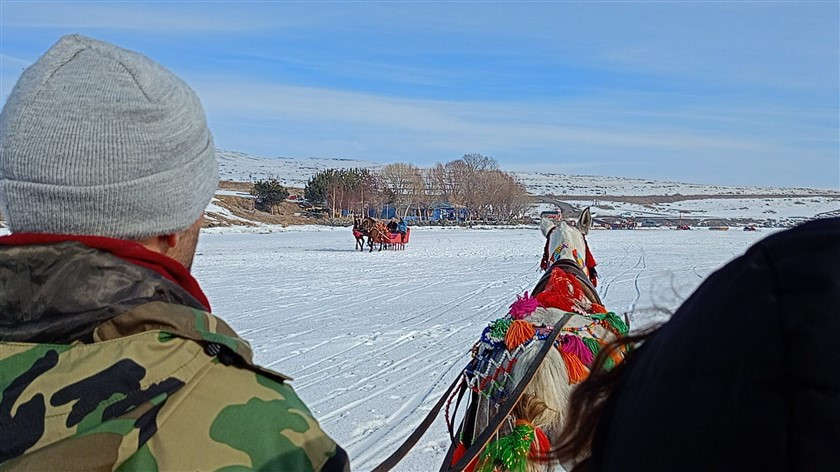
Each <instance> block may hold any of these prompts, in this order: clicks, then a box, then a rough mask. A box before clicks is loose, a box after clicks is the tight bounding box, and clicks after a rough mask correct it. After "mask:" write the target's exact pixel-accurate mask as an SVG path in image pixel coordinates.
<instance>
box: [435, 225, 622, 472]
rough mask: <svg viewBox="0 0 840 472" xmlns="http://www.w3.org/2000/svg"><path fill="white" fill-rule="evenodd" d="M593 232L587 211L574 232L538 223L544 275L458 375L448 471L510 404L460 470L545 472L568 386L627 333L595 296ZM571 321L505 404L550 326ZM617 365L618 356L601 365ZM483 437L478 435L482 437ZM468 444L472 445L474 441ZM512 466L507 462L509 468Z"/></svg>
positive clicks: (485, 334) (483, 340) (489, 333)
mask: <svg viewBox="0 0 840 472" xmlns="http://www.w3.org/2000/svg"><path fill="white" fill-rule="evenodd" d="M591 225H592V218H591V215H590V213H589V209H586V210H584V211H583V213H582V214H581V216H580V218H579V219H578V221H577V225H576V226H572V225H569V224H567V223H566V222H565V221H561V222H559V223H558V222H556V221H554V220H548V219H543V220H542V221H541V223H540V229H541V230H542V233H543V235H544V236H545V237H546V239H547V244H546V246H545V253H544V255H543V265H544V266H545V268H547V269H548V270H547V271H546V273H545V274H544V275H543V278H542V279H541V280H540V282H539V283H538V284H537V286H536V288H535V289H534V296H530V295H529V294H528V293H527V292H526V293H525V294H524V295H523V296H517V301H516V302H514V303H513V304H512V305H511V310H510V313H509V314H508V316H505V317H503V318H500V319H498V320H495V321H493V322H492V323H490V324H489V326H488V327H487V328H485V330H484V332H483V333H482V336H481V339H480V340H479V342H478V343H477V345H476V347H475V348H474V349H473V359H472V360H471V362H470V364H469V365H468V367H467V369H466V370H465V372H466V374H467V383H468V385H469V389H470V390H471V392H472V394H471V398H470V403H469V406H468V407H467V413H466V414H465V418H464V421H463V423H462V424H461V431H460V440H461V441H460V444H457V445H456V446H455V448H454V449H453V450H452V453H451V456H452V462H451V463H452V464H453V465H454V464H455V463H457V462H458V461H459V459H461V458H463V457H462V456H464V455H465V454H466V455H470V451H471V449H470V446H472V450H473V451H475V450H477V448H478V447H480V446H479V444H478V443H481V442H482V438H481V435H482V432H484V431H488V429H489V430H490V431H492V429H493V428H496V426H497V425H496V424H492V423H493V422H494V416H497V418H495V420H498V419H499V418H498V415H499V413H498V412H499V411H500V410H502V411H504V405H505V403H506V402H512V401H516V403H515V406H514V407H513V410H512V412H511V413H510V414H509V415H507V416H506V417H505V418H504V420H503V421H502V423H501V426H500V427H499V428H498V430H497V432H496V433H495V434H494V435H493V438H492V440H490V441H488V442H486V443H485V444H487V445H486V447H483V451H482V452H481V453H480V454H479V455H478V456H477V457H476V458H475V460H474V461H472V462H471V466H470V467H468V468H467V469H466V470H471V469H475V468H477V469H476V470H510V469H520V470H521V467H522V466H526V468H527V470H528V471H539V470H546V469H547V468H548V467H549V464H548V462H547V459H549V457H548V455H547V454H548V453H549V451H550V449H551V444H554V443H556V442H558V439H559V433H560V431H561V429H562V427H563V424H564V420H565V417H566V405H567V404H568V402H569V396H570V394H571V391H572V389H573V388H574V385H575V384H577V383H579V382H580V381H581V380H583V379H584V378H585V377H586V375H588V373H589V368H590V366H591V364H592V362H593V359H594V357H595V355H596V354H597V352H598V351H599V349H600V346H601V345H602V344H604V343H605V342H607V341H610V340H612V339H614V338H615V337H616V336H617V335H619V334H623V333H626V332H627V326H626V325H625V323H624V322H623V321H622V320H621V319H619V318H618V317H617V316H616V315H615V314H613V313H607V312H606V310H605V309H604V307H603V306H602V305H601V304H600V299H599V298H598V295H597V292H596V291H595V287H594V285H595V273H594V266H595V262H594V259H593V258H592V256H591V255H590V253H589V250H588V245H587V242H586V235H587V234H588V232H589V229H590V228H591ZM567 313H571V314H572V315H571V317H570V318H568V319H567V320H566V322H565V324H564V325H563V326H562V328H561V330H562V332H561V333H559V334H558V335H557V337H556V339H555V341H554V343H553V344H554V346H553V347H551V348H546V349H548V351H547V354H545V357H544V358H543V359H542V362H541V364H540V365H539V367H538V368H537V370H536V373H535V374H534V375H533V378H532V379H531V381H530V383H528V384H527V387H526V388H525V390H524V393H523V394H522V396H521V397H519V400H518V401H517V400H515V399H514V400H509V399H510V397H512V396H514V395H513V394H514V393H516V387H517V386H518V385H519V384H520V381H521V380H522V379H523V378H524V377H526V372H527V371H528V369H529V367H530V366H531V365H533V364H534V362H535V360H536V359H537V358H538V357H539V353H540V351H541V349H542V348H543V346H544V344H545V339H546V338H547V337H548V336H549V335H550V334H551V333H552V332H553V331H554V327H555V325H556V324H557V323H558V322H559V321H560V320H561V319H563V318H564V316H565V315H566V314H567ZM613 362H620V357H619V356H618V355H616V356H613V357H612V358H610V359H608V360H607V365H608V366H609V365H611V363H613ZM486 435H487V433H485V436H486ZM474 440H475V445H473V441H474ZM511 461H513V462H511Z"/></svg>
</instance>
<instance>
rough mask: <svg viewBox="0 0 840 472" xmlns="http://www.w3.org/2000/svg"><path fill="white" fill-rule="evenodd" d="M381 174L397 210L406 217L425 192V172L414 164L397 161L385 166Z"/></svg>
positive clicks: (384, 185) (384, 186)
mask: <svg viewBox="0 0 840 472" xmlns="http://www.w3.org/2000/svg"><path fill="white" fill-rule="evenodd" d="M379 176H380V179H381V181H382V186H383V188H385V189H387V190H390V192H391V194H392V195H393V198H394V204H395V205H396V207H397V211H398V212H399V211H401V213H402V215H403V217H405V216H406V215H407V214H408V211H409V209H410V208H411V205H413V204H416V203H417V201H419V200H420V198H421V195H423V194H424V190H425V189H424V185H423V173H422V172H420V169H418V168H417V167H416V166H414V165H412V164H404V163H401V162H397V163H394V164H387V165H386V166H384V167H383V168H382V170H381V171H380V173H379Z"/></svg>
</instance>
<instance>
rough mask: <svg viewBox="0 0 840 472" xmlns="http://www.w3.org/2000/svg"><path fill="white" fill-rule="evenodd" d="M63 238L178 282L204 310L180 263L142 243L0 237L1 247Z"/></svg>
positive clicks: (56, 238)
mask: <svg viewBox="0 0 840 472" xmlns="http://www.w3.org/2000/svg"><path fill="white" fill-rule="evenodd" d="M65 241H76V242H79V243H82V244H84V245H85V246H87V247H90V248H93V249H99V250H102V251H105V252H109V253H111V254H113V255H114V256H117V257H119V258H120V259H122V260H124V261H128V262H131V263H132V264H135V265H138V266H140V267H145V268H146V269H149V270H153V271H155V272H157V273H158V274H160V275H162V276H164V277H166V278H167V279H169V280H171V281H172V282H175V283H176V284H178V285H180V286H181V288H183V289H184V290H186V291H187V292H189V294H190V295H192V296H193V297H195V299H196V300H198V301H199V302H200V303H201V304H202V305H204V307H205V308H206V309H207V311H208V312H209V311H210V302H209V301H208V300H207V296H205V295H204V292H202V291H201V287H199V285H198V282H197V281H196V280H195V278H194V277H193V276H192V274H190V271H188V270H187V268H186V267H184V266H183V265H182V264H181V263H180V262H178V261H176V260H175V259H172V258H171V257H168V256H165V255H163V254H160V253H158V252H154V251H150V250H149V249H146V247H144V246H143V245H142V244H140V243H137V242H134V241H126V240H124V239H114V238H106V237H103V236H73V235H66V234H39V233H15V234H12V235H9V236H2V237H0V246H29V245H36V244H55V243H61V242H65Z"/></svg>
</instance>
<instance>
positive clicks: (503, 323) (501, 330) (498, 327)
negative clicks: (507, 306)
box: [489, 318, 511, 341]
mask: <svg viewBox="0 0 840 472" xmlns="http://www.w3.org/2000/svg"><path fill="white" fill-rule="evenodd" d="M510 323H511V320H510V319H508V318H499V319H498V320H496V321H494V322H493V323H492V324H491V325H490V333H489V336H490V339H492V340H494V341H502V340H504V339H505V335H506V334H507V331H508V328H510Z"/></svg>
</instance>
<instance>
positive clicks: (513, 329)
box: [505, 320, 537, 351]
mask: <svg viewBox="0 0 840 472" xmlns="http://www.w3.org/2000/svg"><path fill="white" fill-rule="evenodd" d="M536 333H537V330H536V329H534V325H532V324H531V323H528V322H527V321H523V320H513V323H511V324H510V327H509V328H508V330H507V334H505V346H507V348H508V351H512V350H514V349H516V348H517V347H519V346H520V345H521V344H522V343H524V342H527V341H530V340H531V339H533V338H534V334H536Z"/></svg>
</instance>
